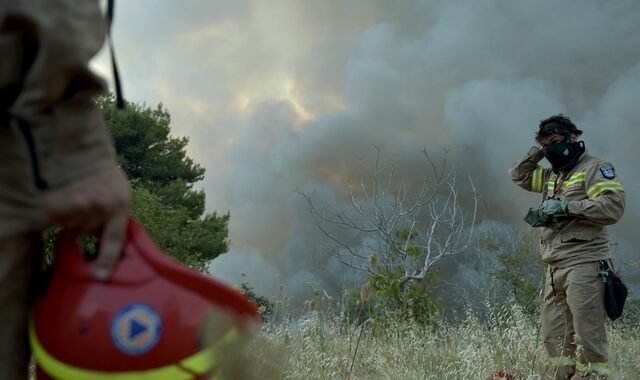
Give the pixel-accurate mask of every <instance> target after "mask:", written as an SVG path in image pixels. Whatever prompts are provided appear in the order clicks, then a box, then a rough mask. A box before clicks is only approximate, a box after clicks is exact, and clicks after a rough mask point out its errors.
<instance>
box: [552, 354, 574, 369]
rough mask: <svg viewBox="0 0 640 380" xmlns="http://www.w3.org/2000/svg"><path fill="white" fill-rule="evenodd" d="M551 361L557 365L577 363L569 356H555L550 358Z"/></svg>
mask: <svg viewBox="0 0 640 380" xmlns="http://www.w3.org/2000/svg"><path fill="white" fill-rule="evenodd" d="M549 362H550V363H551V365H553V366H556V367H560V366H574V365H576V360H575V359H574V358H571V357H568V356H554V357H551V358H549Z"/></svg>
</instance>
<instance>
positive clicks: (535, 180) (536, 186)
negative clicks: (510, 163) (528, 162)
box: [531, 165, 544, 193]
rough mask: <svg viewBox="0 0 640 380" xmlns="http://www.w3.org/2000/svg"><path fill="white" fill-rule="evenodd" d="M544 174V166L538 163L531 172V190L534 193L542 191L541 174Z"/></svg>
mask: <svg viewBox="0 0 640 380" xmlns="http://www.w3.org/2000/svg"><path fill="white" fill-rule="evenodd" d="M543 174H544V168H543V167H542V166H540V165H538V167H537V168H535V169H534V171H533V173H532V174H531V191H533V192H534V193H541V192H542V175H543Z"/></svg>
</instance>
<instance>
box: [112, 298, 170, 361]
mask: <svg viewBox="0 0 640 380" xmlns="http://www.w3.org/2000/svg"><path fill="white" fill-rule="evenodd" d="M161 333H162V320H161V319H160V316H159V315H158V313H157V312H156V311H155V310H154V309H153V308H151V307H150V306H147V305H144V304H132V305H129V306H126V307H124V308H123V309H122V310H120V311H119V312H118V314H117V315H116V317H115V318H114V319H113V322H112V323H111V338H112V339H113V342H114V343H115V345H116V347H118V349H119V350H120V351H122V352H124V353H125V354H129V355H141V354H144V353H146V352H148V351H149V350H151V349H152V348H153V347H154V346H155V345H156V343H158V340H159V339H160V334H161Z"/></svg>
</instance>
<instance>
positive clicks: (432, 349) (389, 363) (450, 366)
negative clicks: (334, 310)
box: [252, 308, 640, 380]
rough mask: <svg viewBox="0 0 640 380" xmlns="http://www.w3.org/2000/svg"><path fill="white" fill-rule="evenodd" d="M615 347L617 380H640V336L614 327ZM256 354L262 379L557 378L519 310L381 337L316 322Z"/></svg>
mask: <svg viewBox="0 0 640 380" xmlns="http://www.w3.org/2000/svg"><path fill="white" fill-rule="evenodd" d="M361 331H362V333H361ZM609 339H610V356H611V359H610V366H611V369H612V374H611V376H610V379H613V380H622V379H629V380H638V379H640V361H638V358H639V357H640V329H638V328H637V327H635V328H629V327H628V328H623V329H620V328H616V329H614V328H612V327H609ZM356 347H357V350H356ZM252 350H253V351H254V352H255V353H256V355H255V356H253V357H254V358H259V359H258V361H259V363H258V362H256V361H254V364H256V365H255V368H256V371H257V372H256V373H263V374H266V373H265V372H263V370H262V369H268V370H269V371H267V372H268V373H269V374H270V375H271V376H272V377H271V378H282V379H367V380H375V379H439V380H440V379H456V380H458V379H486V378H487V376H488V375H489V374H490V373H492V372H494V371H496V370H498V369H505V370H507V371H508V372H510V373H512V374H513V375H514V376H515V378H516V379H545V378H547V376H548V375H550V374H551V369H549V368H548V367H547V366H546V354H545V352H544V349H543V348H542V345H541V343H540V340H539V337H538V326H537V323H535V322H532V321H530V320H529V318H527V317H525V316H524V315H523V314H522V313H521V312H520V311H519V309H518V308H511V309H509V310H503V311H502V312H499V313H496V314H495V315H493V316H491V317H490V318H489V320H488V321H486V322H481V321H480V320H479V319H478V318H476V317H473V316H472V317H468V318H466V319H465V320H464V321H461V322H458V323H442V324H441V325H440V326H435V327H433V328H429V329H425V328H422V327H419V326H416V325H414V324H412V323H408V322H395V323H393V324H392V326H391V327H390V328H388V329H387V330H385V332H383V333H380V334H377V335H376V334H373V333H372V330H371V329H364V330H362V329H361V328H360V327H358V326H350V327H345V326H344V324H342V323H340V322H339V321H338V320H336V319H330V318H322V317H319V316H318V314H314V316H313V317H311V318H309V319H307V320H305V321H304V322H302V323H300V324H298V325H295V326H294V325H273V324H272V325H266V326H264V328H263V330H262V333H261V334H260V337H259V339H258V342H257V343H256V344H254V345H253V349H252ZM260 352H262V354H260ZM265 352H268V353H272V355H266V356H265V354H264V353H265ZM275 353H277V354H275ZM261 368H262V369H261ZM262 378H264V377H262Z"/></svg>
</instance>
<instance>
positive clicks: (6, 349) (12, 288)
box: [0, 233, 42, 380]
mask: <svg viewBox="0 0 640 380" xmlns="http://www.w3.org/2000/svg"><path fill="white" fill-rule="evenodd" d="M41 246H42V241H41V237H40V233H26V234H21V235H15V236H12V237H7V238H1V239H0V378H1V379H3V380H27V378H28V365H29V359H30V356H31V354H30V350H29V342H28V338H27V327H28V322H29V311H30V309H31V303H32V300H33V297H34V295H35V286H36V285H35V284H36V281H35V276H36V274H37V273H38V270H39V265H40V263H41V260H40V258H41V254H40V253H41V252H42V250H41Z"/></svg>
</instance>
